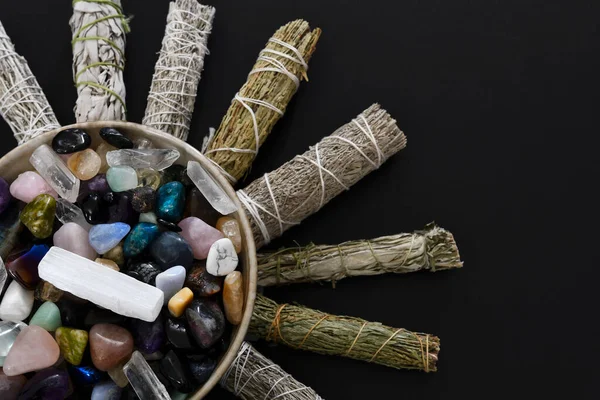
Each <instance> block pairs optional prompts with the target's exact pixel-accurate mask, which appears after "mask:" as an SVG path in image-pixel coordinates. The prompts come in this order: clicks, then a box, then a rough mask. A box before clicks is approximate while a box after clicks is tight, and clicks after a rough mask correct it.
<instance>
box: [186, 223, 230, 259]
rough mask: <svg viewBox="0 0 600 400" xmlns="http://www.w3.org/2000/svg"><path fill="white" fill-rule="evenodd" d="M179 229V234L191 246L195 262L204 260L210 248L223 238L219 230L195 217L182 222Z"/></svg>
mask: <svg viewBox="0 0 600 400" xmlns="http://www.w3.org/2000/svg"><path fill="white" fill-rule="evenodd" d="M179 227H180V228H181V232H179V234H180V235H181V236H182V237H183V238H184V239H185V241H186V242H188V244H189V245H190V246H192V251H193V252H194V258H195V259H196V260H205V259H206V257H208V251H209V250H210V246H212V244H213V243H214V242H216V241H217V240H219V239H222V238H223V237H224V236H223V233H221V232H220V231H219V230H217V229H215V228H213V227H212V226H210V225H208V224H207V223H206V222H204V221H202V220H201V219H200V218H196V217H189V218H186V219H184V220H182V221H181V222H180V223H179Z"/></svg>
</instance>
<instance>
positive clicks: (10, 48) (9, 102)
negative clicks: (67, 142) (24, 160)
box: [0, 22, 60, 145]
mask: <svg viewBox="0 0 600 400" xmlns="http://www.w3.org/2000/svg"><path fill="white" fill-rule="evenodd" d="M0 99H2V101H0V114H2V117H3V118H4V119H5V120H6V123H7V124H8V125H9V126H10V129H12V131H13V134H14V136H15V139H17V142H18V143H19V144H20V145H21V144H23V143H25V142H27V141H28V140H29V139H32V138H34V137H36V136H38V135H40V134H42V133H44V132H47V131H50V130H52V129H56V128H58V127H60V124H59V123H58V121H57V120H56V116H55V115H54V111H52V107H50V104H49V103H48V99H46V96H45V95H44V92H43V91H42V89H41V88H40V85H39V84H38V82H37V79H35V76H34V75H33V73H32V72H31V70H30V69H29V65H28V64H27V61H26V60H25V58H23V57H21V56H20V55H19V54H18V53H17V52H15V47H14V45H13V44H12V42H11V40H10V38H9V37H8V35H7V34H6V31H5V30H4V26H3V25H2V22H0Z"/></svg>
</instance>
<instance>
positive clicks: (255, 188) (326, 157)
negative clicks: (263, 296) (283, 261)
mask: <svg viewBox="0 0 600 400" xmlns="http://www.w3.org/2000/svg"><path fill="white" fill-rule="evenodd" d="M404 147H406V136H404V133H403V132H402V131H401V130H400V129H399V128H398V126H397V125H396V121H395V120H394V119H393V118H392V117H391V116H390V115H389V114H388V113H387V112H386V111H385V110H383V109H382V108H381V107H380V106H379V104H373V105H372V106H371V107H369V108H368V109H367V110H365V111H363V112H362V113H361V114H359V115H358V117H356V118H355V119H354V120H352V121H351V122H349V123H347V124H346V125H344V126H342V127H341V128H339V129H338V130H336V131H335V132H334V133H333V134H331V135H330V136H327V137H325V138H324V139H322V140H321V141H320V142H319V143H317V144H316V145H315V146H313V147H311V148H310V149H309V150H308V151H307V152H305V153H304V154H302V155H299V156H296V157H294V158H293V159H292V160H291V161H288V162H287V163H285V164H283V165H282V166H281V167H279V168H277V169H276V170H275V171H273V172H270V173H268V174H265V175H264V176H263V177H262V178H259V179H257V180H255V181H254V182H252V183H251V184H250V185H248V186H247V187H246V188H245V189H243V190H238V192H237V194H238V198H239V199H240V202H241V203H242V204H243V205H244V207H245V208H246V212H247V213H248V215H249V218H250V224H251V227H252V231H253V233H254V240H255V242H256V248H257V249H258V248H260V247H262V245H264V244H267V243H269V242H270V241H271V240H272V239H274V238H276V237H278V236H281V234H283V232H285V231H286V230H288V229H289V228H291V227H292V226H294V225H297V224H299V223H300V222H301V221H302V220H303V219H305V218H307V217H309V216H310V215H312V214H313V213H315V212H317V211H318V210H320V209H321V207H323V206H324V205H325V204H327V203H328V202H329V201H330V200H331V199H333V198H334V197H335V196H337V195H338V194H340V193H341V192H343V191H344V190H349V189H350V187H351V186H352V185H354V184H355V183H356V182H358V181H359V180H360V179H361V178H363V177H364V176H365V175H367V174H368V173H369V172H371V171H374V170H375V169H377V168H379V167H380V166H381V164H383V163H384V162H385V161H386V160H387V159H388V158H389V157H391V156H392V155H394V154H396V153H397V152H398V151H400V150H401V149H403V148H404Z"/></svg>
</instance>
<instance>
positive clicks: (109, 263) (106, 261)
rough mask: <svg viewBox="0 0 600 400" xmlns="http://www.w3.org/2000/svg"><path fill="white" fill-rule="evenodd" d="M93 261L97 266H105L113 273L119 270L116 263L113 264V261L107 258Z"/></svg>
mask: <svg viewBox="0 0 600 400" xmlns="http://www.w3.org/2000/svg"><path fill="white" fill-rule="evenodd" d="M94 261H95V262H97V263H98V264H102V265H105V266H107V267H108V268H110V269H114V270H115V271H120V270H121V269H120V268H119V266H118V265H117V263H116V262H114V261H113V260H109V259H108V258H96V259H95V260H94Z"/></svg>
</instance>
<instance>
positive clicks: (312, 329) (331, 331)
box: [248, 295, 440, 372]
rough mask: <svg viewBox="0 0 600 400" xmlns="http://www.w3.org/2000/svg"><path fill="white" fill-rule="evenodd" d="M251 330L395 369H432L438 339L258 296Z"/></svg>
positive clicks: (267, 337) (301, 346)
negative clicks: (279, 302)
mask: <svg viewBox="0 0 600 400" xmlns="http://www.w3.org/2000/svg"><path fill="white" fill-rule="evenodd" d="M248 332H249V333H252V334H255V335H258V336H259V337H261V338H263V339H265V340H267V341H272V342H281V343H284V344H286V345H287V346H290V347H292V348H295V349H303V350H309V351H312V352H315V353H319V354H326V355H336V356H344V357H349V358H354V359H356V360H363V361H368V362H374V363H377V364H382V365H386V366H388V367H393V368H405V369H419V370H423V371H425V372H430V371H436V363H437V360H438V353H439V351H440V340H439V339H438V338H437V337H436V336H432V335H429V334H426V333H415V332H410V331H407V330H405V329H396V328H390V327H388V326H385V325H382V324H380V323H378V322H368V321H365V320H363V319H360V318H353V317H343V316H336V315H329V314H326V313H323V312H321V311H317V310H312V309H310V308H306V307H302V306H297V305H292V304H281V305H279V304H277V303H276V302H274V301H273V300H270V299H268V298H266V297H264V296H261V295H258V296H257V297H256V303H255V305H254V312H253V314H252V320H251V322H250V328H249V331H248Z"/></svg>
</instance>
